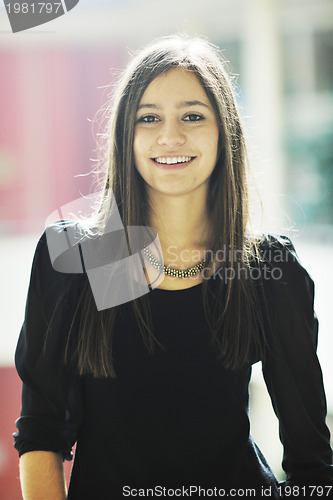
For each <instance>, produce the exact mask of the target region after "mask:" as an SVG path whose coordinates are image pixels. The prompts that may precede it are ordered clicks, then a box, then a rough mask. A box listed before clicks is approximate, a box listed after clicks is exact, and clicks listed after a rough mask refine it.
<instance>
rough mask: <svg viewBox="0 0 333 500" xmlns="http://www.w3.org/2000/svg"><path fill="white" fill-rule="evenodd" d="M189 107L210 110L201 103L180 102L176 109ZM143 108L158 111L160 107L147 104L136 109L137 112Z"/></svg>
mask: <svg viewBox="0 0 333 500" xmlns="http://www.w3.org/2000/svg"><path fill="white" fill-rule="evenodd" d="M191 106H204V107H205V108H208V109H210V106H209V105H208V104H205V103H204V102H202V101H182V102H180V103H179V105H178V106H177V107H178V108H189V107H191ZM143 108H153V109H160V106H158V105H157V104H149V103H146V104H140V105H139V107H138V111H139V110H140V109H143Z"/></svg>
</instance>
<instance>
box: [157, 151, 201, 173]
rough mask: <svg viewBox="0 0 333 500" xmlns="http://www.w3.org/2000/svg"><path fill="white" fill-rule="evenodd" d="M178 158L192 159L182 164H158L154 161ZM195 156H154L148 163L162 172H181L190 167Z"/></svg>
mask: <svg viewBox="0 0 333 500" xmlns="http://www.w3.org/2000/svg"><path fill="white" fill-rule="evenodd" d="M179 156H182V157H183V156H185V157H188V158H192V159H191V160H190V161H186V162H183V163H158V162H157V161H155V158H175V157H176V158H178V157H179ZM196 158H197V157H196V156H192V155H179V154H177V155H176V154H174V155H160V156H154V157H152V158H150V161H151V162H152V163H153V164H154V165H155V167H158V168H161V169H162V170H183V169H184V168H186V167H188V166H189V165H191V164H192V163H193V162H194V160H195V159H196Z"/></svg>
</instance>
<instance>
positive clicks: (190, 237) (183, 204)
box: [149, 191, 210, 252]
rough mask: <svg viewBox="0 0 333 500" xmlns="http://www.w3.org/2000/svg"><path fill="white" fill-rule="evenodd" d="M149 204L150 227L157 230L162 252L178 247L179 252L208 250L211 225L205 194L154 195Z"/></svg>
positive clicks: (151, 195)
mask: <svg viewBox="0 0 333 500" xmlns="http://www.w3.org/2000/svg"><path fill="white" fill-rule="evenodd" d="M149 201H150V207H151V209H150V214H149V224H150V225H151V226H152V227H154V228H155V229H156V231H157V233H158V236H159V239H160V243H161V246H162V249H166V248H167V247H170V246H173V247H177V249H178V251H181V250H183V249H190V250H193V249H196V248H201V249H202V248H207V245H209V240H210V223H209V217H208V214H207V208H206V195H205V193H204V194H201V196H198V193H187V194H186V195H182V196H169V195H164V194H161V193H157V192H155V191H154V192H152V193H150V196H149ZM176 252H177V250H176Z"/></svg>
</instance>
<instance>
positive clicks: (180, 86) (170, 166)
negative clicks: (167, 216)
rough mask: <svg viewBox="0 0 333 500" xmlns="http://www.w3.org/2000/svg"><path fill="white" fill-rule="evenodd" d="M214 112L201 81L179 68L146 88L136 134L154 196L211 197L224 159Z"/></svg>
mask: <svg viewBox="0 0 333 500" xmlns="http://www.w3.org/2000/svg"><path fill="white" fill-rule="evenodd" d="M218 140H219V126H218V123H217V118H216V114H215V111H214V108H213V106H212V104H211V102H210V100H209V98H208V96H207V94H206V92H205V90H204V89H203V87H202V86H201V84H200V82H199V80H198V78H197V77H196V75H195V74H194V73H193V72H191V71H187V70H183V69H181V68H174V69H171V70H169V71H167V72H166V73H163V74H161V75H159V76H158V77H156V78H155V80H153V81H152V82H151V83H150V85H148V87H147V88H146V90H145V92H144V94H143V96H142V99H141V101H140V104H139V108H138V111H137V117H136V126H135V134H134V146H133V149H134V161H135V166H136V168H137V170H138V172H139V173H140V175H141V177H142V178H143V180H144V181H145V183H146V187H147V192H148V195H149V193H151V192H152V191H151V190H153V191H154V192H160V193H163V194H166V195H173V196H177V195H178V196H179V195H184V194H186V193H189V192H197V193H198V192H201V193H204V194H207V187H208V180H209V177H210V175H211V173H212V171H213V170H214V167H215V164H216V161H217V154H218Z"/></svg>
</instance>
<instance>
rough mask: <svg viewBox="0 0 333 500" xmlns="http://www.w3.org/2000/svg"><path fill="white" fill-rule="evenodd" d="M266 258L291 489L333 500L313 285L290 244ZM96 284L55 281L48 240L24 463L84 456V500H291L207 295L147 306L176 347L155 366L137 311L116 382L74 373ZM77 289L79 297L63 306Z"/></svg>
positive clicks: (267, 368) (275, 243) (183, 295)
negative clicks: (219, 345)
mask: <svg viewBox="0 0 333 500" xmlns="http://www.w3.org/2000/svg"><path fill="white" fill-rule="evenodd" d="M61 230H62V229H61ZM54 231H55V232H57V231H59V227H57V228H56V227H55V229H54ZM262 252H263V255H267V256H268V259H269V260H270V261H271V262H272V261H274V268H275V274H274V276H273V274H272V273H271V274H270V276H268V277H266V279H264V290H265V294H266V298H267V300H268V304H269V309H270V312H271V321H272V328H271V329H269V330H268V331H267V332H266V336H267V340H268V349H267V358H266V361H265V364H264V369H263V373H264V378H265V381H266V385H267V388H268V391H269V394H270V396H271V399H272V403H273V407H274V410H275V412H276V414H277V416H278V418H279V422H280V438H281V441H282V443H283V446H284V456H283V468H284V470H285V471H286V474H287V482H286V484H287V485H291V486H294V485H298V486H299V488H301V489H300V490H299V494H298V495H295V496H298V498H316V494H317V493H319V496H320V490H318V489H315V490H314V489H310V487H311V486H319V485H321V486H324V487H325V486H327V488H326V489H324V490H323V495H322V496H321V498H328V497H327V493H328V492H329V488H328V487H329V486H333V468H332V450H331V448H330V442H329V432H328V429H327V427H326V425H325V416H326V400H325V394H324V389H323V383H322V373H321V369H320V365H319V363H318V360H317V356H316V346H317V318H316V316H315V314H314V312H313V296H314V289H313V282H312V280H311V278H310V277H309V275H308V273H307V272H306V271H305V269H304V268H303V267H302V266H301V264H300V262H299V260H298V258H297V256H296V254H295V251H294V248H293V246H292V245H291V243H290V242H289V243H288V244H287V245H286V246H284V245H282V243H281V241H280V240H279V239H275V238H270V239H268V240H267V242H266V243H265V244H263V245H262ZM278 255H279V256H280V257H278V258H275V257H277V256H278ZM274 256H275V257H274ZM281 256H283V258H281ZM85 279H86V276H85V275H84V274H82V275H76V276H75V277H73V275H70V274H63V273H59V272H57V271H55V270H54V269H53V268H52V265H51V262H50V257H49V252H48V248H47V243H46V238H45V234H44V235H43V236H42V238H41V239H40V241H39V243H38V246H37V249H36V253H35V257H34V261H33V266H32V274H31V282H30V287H29V292H28V298H27V306H26V315H25V321H24V324H23V327H22V331H21V334H20V338H19V342H18V346H17V351H16V367H17V370H18V373H19V375H20V377H21V379H22V381H23V395H22V411H21V417H20V418H19V419H18V421H17V423H16V424H17V428H18V432H17V433H16V434H15V447H16V448H17V450H18V451H19V454H20V455H21V454H23V453H25V452H28V451H32V450H49V451H55V452H62V453H63V456H64V458H66V459H70V458H71V449H72V447H73V445H74V443H75V442H77V448H76V453H75V460H74V466H73V471H72V476H71V482H70V486H69V494H68V498H69V499H72V500H73V499H80V500H84V499H89V500H92V499H101V500H103V499H109V498H123V497H124V496H125V495H126V493H127V492H128V491H129V489H130V488H135V489H137V493H138V494H139V491H138V489H140V488H154V487H166V488H174V489H176V488H181V487H185V488H189V487H190V486H191V485H192V486H193V487H199V486H201V487H202V488H214V487H216V488H217V492H218V490H219V489H221V488H222V489H224V490H225V491H226V493H228V492H229V493H230V491H231V490H230V488H236V489H238V488H243V489H246V488H255V489H256V496H257V497H260V496H261V492H262V488H265V489H266V491H267V488H270V490H269V491H270V497H271V498H279V493H280V492H281V487H280V488H279V487H278V483H277V480H276V478H275V476H274V474H273V472H272V471H271V469H270V467H269V465H268V464H267V462H266V460H265V458H264V457H263V455H262V453H261V452H260V450H259V448H258V447H257V446H256V444H255V443H254V442H253V440H252V438H251V435H250V425H249V418H248V384H249V380H250V376H251V365H248V366H245V367H243V368H242V369H240V370H237V371H229V370H226V369H225V368H224V367H223V363H222V361H218V360H217V358H216V353H215V352H214V350H213V348H212V347H211V344H210V334H209V331H208V327H207V322H206V320H205V316H204V311H203V306H202V297H201V288H202V285H196V286H193V287H192V288H188V289H185V290H176V291H168V290H163V289H155V290H152V291H151V292H150V293H149V301H150V305H151V311H152V319H153V325H154V332H155V335H156V336H157V339H158V340H159V341H160V342H161V344H162V345H163V346H164V348H163V349H162V348H159V347H157V348H156V349H155V353H154V355H150V354H149V353H148V351H147V349H146V347H145V346H144V345H143V341H142V337H141V334H140V332H139V329H138V326H137V324H136V322H135V319H134V314H133V311H132V306H131V304H130V303H126V304H123V305H122V306H120V308H119V312H118V316H117V322H116V330H115V336H114V341H113V358H114V361H115V367H116V372H117V378H115V379H111V378H106V379H102V378H100V379H99V378H93V377H90V376H81V377H80V376H78V375H77V374H76V371H75V367H73V366H71V365H65V363H64V361H63V350H64V346H65V344H66V335H67V332H68V330H69V326H70V323H71V320H72V317H73V311H74V308H75V306H76V303H77V300H78V293H79V291H80V289H81V287H82V285H83V283H84V280H85ZM217 279H219V276H218V275H216V276H213V277H211V278H210V280H209V285H208V286H211V287H214V286H216V280H217ZM68 286H69V287H70V288H71V293H70V294H69V295H66V300H60V301H59V298H60V297H61V296H62V294H63V291H64V290H65V289H66V288H67V287H68ZM55 304H57V307H56V309H55V312H54V308H55ZM51 317H52V325H53V326H52V330H51V331H50V332H49V333H48V334H47V340H46V343H45V336H46V332H47V330H48V324H49V322H50V320H51ZM253 361H257V360H255V359H254V360H253ZM124 487H125V489H124V490H123V488H124ZM126 488H127V489H126ZM332 490H333V488H332ZM332 490H331V492H330V494H331V495H332V494H333V493H332ZM159 491H161V490H158V489H157V490H155V494H156V496H158V493H159ZM294 491H295V492H297V490H294ZM142 492H143V490H142ZM179 492H180V490H177V491H176V494H177V493H179ZM189 492H190V493H191V495H192V498H196V497H197V496H198V493H195V490H194V489H193V490H189V489H187V490H185V492H184V491H183V492H182V493H183V496H186V494H187V493H189ZM231 493H233V492H231ZM288 493H289V491H288ZM123 494H124V496H123ZM146 494H147V493H146ZM201 496H202V495H201ZM247 496H250V495H249V494H248V495H247Z"/></svg>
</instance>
